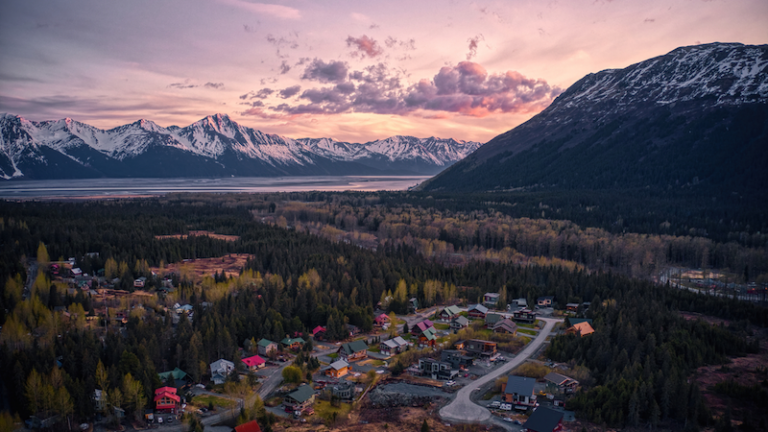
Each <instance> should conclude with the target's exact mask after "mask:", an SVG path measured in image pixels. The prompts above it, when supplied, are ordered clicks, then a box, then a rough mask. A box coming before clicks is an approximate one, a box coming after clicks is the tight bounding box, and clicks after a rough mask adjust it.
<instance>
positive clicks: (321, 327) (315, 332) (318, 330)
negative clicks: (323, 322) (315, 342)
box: [312, 326, 325, 336]
mask: <svg viewBox="0 0 768 432" xmlns="http://www.w3.org/2000/svg"><path fill="white" fill-rule="evenodd" d="M320 332H325V327H323V326H317V327H315V328H314V329H312V336H315V335H317V334H318V333H320Z"/></svg>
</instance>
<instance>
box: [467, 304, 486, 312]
mask: <svg viewBox="0 0 768 432" xmlns="http://www.w3.org/2000/svg"><path fill="white" fill-rule="evenodd" d="M473 310H476V311H478V312H481V313H483V314H487V313H488V308H487V307H485V306H483V305H481V304H476V305H472V306H470V307H469V309H467V312H472V311H473Z"/></svg>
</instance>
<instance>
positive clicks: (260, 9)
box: [219, 0, 301, 20]
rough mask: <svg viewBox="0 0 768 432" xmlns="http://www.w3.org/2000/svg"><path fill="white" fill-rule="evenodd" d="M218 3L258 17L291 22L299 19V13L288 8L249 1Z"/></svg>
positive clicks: (223, 1) (230, 0)
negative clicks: (263, 16)
mask: <svg viewBox="0 0 768 432" xmlns="http://www.w3.org/2000/svg"><path fill="white" fill-rule="evenodd" d="M219 2H220V3H224V4H227V5H230V6H234V7H237V8H240V9H243V10H247V11H249V12H253V13H256V14H259V15H270V16H273V17H275V18H282V19H291V20H297V19H301V12H300V11H299V10H298V9H294V8H292V7H288V6H282V5H276V4H268V3H258V2H254V1H250V0H219Z"/></svg>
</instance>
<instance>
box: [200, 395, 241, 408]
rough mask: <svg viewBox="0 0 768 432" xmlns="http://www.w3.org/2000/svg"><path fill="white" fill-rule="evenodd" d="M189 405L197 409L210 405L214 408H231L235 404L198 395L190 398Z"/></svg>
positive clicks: (230, 401) (227, 400)
mask: <svg viewBox="0 0 768 432" xmlns="http://www.w3.org/2000/svg"><path fill="white" fill-rule="evenodd" d="M191 403H192V404H193V405H195V406H198V407H207V406H208V405H209V404H210V403H213V406H214V407H222V408H232V407H233V406H235V404H236V402H235V401H233V400H229V399H224V398H221V397H216V396H212V395H199V396H195V397H193V398H192V401H191Z"/></svg>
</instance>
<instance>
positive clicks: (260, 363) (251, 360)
mask: <svg viewBox="0 0 768 432" xmlns="http://www.w3.org/2000/svg"><path fill="white" fill-rule="evenodd" d="M242 362H243V363H245V367H247V368H248V370H252V371H255V370H257V369H261V368H263V367H264V366H266V365H267V361H266V360H264V359H263V358H261V356H259V355H255V356H251V357H246V358H244V359H243V360H242Z"/></svg>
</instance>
